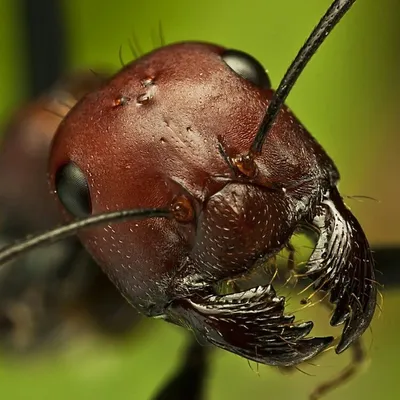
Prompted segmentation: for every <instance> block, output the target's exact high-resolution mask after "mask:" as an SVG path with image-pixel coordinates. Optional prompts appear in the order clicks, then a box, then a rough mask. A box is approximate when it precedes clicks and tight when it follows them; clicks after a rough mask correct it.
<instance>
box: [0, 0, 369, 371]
mask: <svg viewBox="0 0 400 400" xmlns="http://www.w3.org/2000/svg"><path fill="white" fill-rule="evenodd" d="M353 3H354V0H349V1H346V0H336V1H334V3H333V4H332V6H331V7H330V9H329V10H328V11H327V13H326V15H325V16H324V17H323V19H322V20H321V22H320V23H319V25H318V26H317V27H316V28H315V30H314V31H313V33H312V35H311V36H310V38H309V39H308V41H307V42H306V44H305V45H304V47H303V48H302V49H301V51H300V53H299V55H298V56H297V57H296V59H295V61H294V62H293V64H292V66H291V67H290V68H289V70H288V72H287V74H286V75H285V77H284V78H283V80H282V82H281V84H280V85H279V87H278V89H277V90H276V91H274V90H272V88H271V84H270V80H269V78H268V76H267V74H266V72H265V70H264V68H263V67H262V66H261V65H260V64H259V63H258V61H256V60H255V59H254V58H253V57H251V56H249V55H248V54H245V53H243V52H240V51H237V50H230V49H225V48H223V47H221V46H217V45H213V44H205V43H190V42H187V43H178V44H173V45H169V46H165V47H162V48H160V49H157V50H155V51H153V52H151V53H149V54H147V55H145V56H143V57H141V58H139V59H138V60H136V61H134V62H133V63H131V64H129V65H127V66H126V67H124V68H123V69H122V70H121V71H120V72H119V73H118V74H116V75H115V76H114V77H112V78H111V79H110V80H109V81H108V82H107V83H106V84H105V85H104V86H103V87H102V88H101V89H99V90H96V91H94V92H92V93H90V94H89V95H87V96H86V97H85V98H84V99H83V100H82V101H80V102H79V103H78V104H77V105H76V106H75V107H74V108H73V109H72V110H71V112H70V113H69V114H68V115H67V117H66V118H65V119H64V120H63V122H62V123H61V125H60V127H59V129H58V132H57V134H56V137H55V140H54V142H53V146H52V150H51V155H50V164H49V171H50V175H49V176H50V183H51V187H52V189H53V191H54V193H55V195H56V196H57V198H58V199H59V201H60V203H61V205H62V209H63V211H64V213H65V215H66V217H67V218H71V217H78V218H80V220H79V221H77V222H75V223H72V224H70V225H67V226H66V227H62V228H59V229H56V230H53V231H51V232H49V233H46V234H43V235H41V236H37V237H35V238H33V239H30V240H28V241H25V242H22V243H20V244H17V245H15V246H13V247H11V248H7V249H5V250H3V251H2V252H1V253H0V261H2V262H5V261H6V260H8V259H10V258H12V257H14V256H15V255H16V254H19V253H20V252H22V251H25V250H27V249H29V248H31V247H34V246H37V245H40V244H44V243H49V242H52V241H55V240H59V239H61V238H64V237H66V236H69V235H71V234H74V233H78V236H79V238H80V240H81V241H82V243H83V244H84V246H85V247H86V249H87V250H88V251H89V253H90V254H92V256H93V257H94V258H95V259H96V260H97V261H98V263H99V264H100V265H101V267H102V268H103V270H104V271H105V272H106V273H107V274H108V275H109V277H110V279H111V280H112V281H113V282H114V283H115V285H116V286H117V287H118V289H119V290H120V291H121V293H122V294H123V295H124V296H125V297H126V299H127V300H128V301H129V302H130V303H131V304H132V305H134V306H135V307H136V308H137V309H139V310H140V311H141V312H142V313H144V314H146V315H148V316H150V317H157V318H164V319H165V320H167V321H169V322H172V323H175V324H177V325H182V326H185V327H188V328H190V329H191V330H192V331H194V332H195V333H196V336H197V337H198V338H200V339H202V340H204V341H206V342H209V343H212V344H214V345H216V346H218V347H221V348H223V349H226V350H229V351H231V352H234V353H236V354H239V355H241V356H243V357H246V358H247V359H250V360H254V361H257V362H260V363H264V364H269V365H277V366H292V365H297V364H299V363H301V362H303V361H305V360H309V359H311V358H313V357H315V356H316V355H318V354H320V353H321V352H322V351H323V350H324V349H326V348H327V347H328V346H330V345H331V344H332V341H333V339H334V338H333V337H307V335H308V334H309V333H310V331H311V329H312V327H313V323H312V322H311V321H310V322H304V323H296V322H295V321H294V316H290V315H285V313H284V307H285V298H284V297H283V296H277V294H276V292H275V290H274V288H273V286H272V285H271V284H267V285H259V286H256V287H252V288H249V289H248V290H244V291H239V292H234V293H231V294H226V295H223V294H220V293H217V292H216V291H215V285H216V284H217V283H218V282H221V281H224V280H227V279H230V280H232V279H233V280H234V279H236V278H238V277H242V276H243V275H246V274H248V273H250V272H251V271H253V270H254V269H256V268H258V267H259V266H260V265H262V264H263V263H265V262H267V261H268V260H269V259H270V258H271V257H273V256H274V255H276V254H277V253H278V252H279V251H280V250H282V249H283V248H285V247H287V246H288V244H289V242H290V239H291V237H292V236H293V235H294V234H295V233H296V232H297V231H298V230H299V229H301V228H302V227H304V226H307V227H309V228H311V229H312V230H314V231H315V232H317V233H318V235H319V239H318V241H317V245H316V247H315V250H314V252H313V253H312V255H311V257H310V259H309V260H308V263H307V265H306V267H305V268H304V273H305V275H307V276H308V277H309V278H310V279H311V280H312V281H313V282H314V288H315V290H318V291H321V292H327V293H328V294H329V296H330V297H329V298H330V302H331V303H332V304H334V306H335V311H334V313H333V316H332V319H331V324H332V325H340V324H344V329H343V334H342V337H341V340H340V342H339V344H338V345H337V347H336V352H337V353H341V352H343V351H344V350H346V349H347V348H348V347H349V346H350V345H351V344H352V343H354V342H355V341H357V340H358V338H359V337H360V336H361V335H362V334H363V333H364V331H365V330H366V329H367V328H368V327H369V325H370V322H371V320H372V317H373V315H374V311H375V306H376V296H377V287H376V283H375V274H374V264H373V260H372V256H371V251H370V248H369V245H368V242H367V239H366V237H365V234H364V233H363V231H362V229H361V227H360V225H359V223H358V222H357V220H356V218H355V217H354V216H353V215H352V213H351V212H350V211H349V210H348V209H347V208H346V206H345V205H344V203H343V200H342V198H341V196H340V194H339V192H338V189H337V183H338V180H339V173H338V171H337V169H336V167H335V165H334V163H333V161H332V160H331V159H330V158H329V156H328V155H327V154H326V152H325V151H324V150H323V148H322V147H321V146H320V145H319V144H318V143H317V142H316V141H315V140H314V139H313V137H312V136H311V135H310V134H309V133H308V132H307V130H306V129H305V128H304V127H303V126H302V124H301V123H300V121H299V120H298V119H297V118H296V117H295V116H294V114H293V113H292V112H291V110H289V109H288V108H287V107H286V106H285V105H284V104H283V102H284V101H285V99H286V97H287V95H288V93H289V91H290V89H291V87H292V86H293V85H294V83H295V81H296V80H297V78H298V76H299V74H300V73H301V71H302V69H303V68H304V66H305V65H306V63H307V61H308V60H309V59H310V57H311V56H312V54H313V53H314V52H315V51H316V49H317V48H318V47H319V45H320V44H321V43H322V41H323V40H324V38H325V37H326V36H327V35H328V33H329V32H330V31H331V29H333V27H334V26H335V25H336V23H337V22H338V21H339V20H340V18H341V17H342V16H343V15H344V14H345V12H346V11H347V10H348V9H349V8H350V6H351V5H352V4H353ZM118 210H120V211H118ZM118 219H120V220H124V221H123V222H119V223H112V222H116V220H118ZM111 223H112V224H111ZM105 224H106V226H105ZM107 224H108V225H107ZM83 228H85V229H84V230H83Z"/></svg>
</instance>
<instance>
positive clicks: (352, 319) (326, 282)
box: [304, 188, 377, 354]
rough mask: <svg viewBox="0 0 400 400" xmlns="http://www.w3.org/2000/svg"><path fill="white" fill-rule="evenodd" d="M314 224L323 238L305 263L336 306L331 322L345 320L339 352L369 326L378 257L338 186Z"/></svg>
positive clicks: (317, 286)
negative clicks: (375, 258)
mask: <svg viewBox="0 0 400 400" xmlns="http://www.w3.org/2000/svg"><path fill="white" fill-rule="evenodd" d="M311 225H312V226H313V228H314V229H316V230H317V231H318V233H319V239H318V241H317V244H316V246H315V249H314V251H313V253H312V254H311V257H310V259H309V261H308V263H307V264H306V266H305V273H304V275H305V276H308V277H309V278H311V279H312V280H314V285H313V287H314V289H315V291H317V292H325V293H326V296H330V297H329V301H330V303H331V304H334V305H335V310H334V313H333V315H332V318H331V321H330V323H331V325H332V326H338V325H341V324H343V323H344V324H345V326H344V329H343V334H342V337H341V339H340V342H339V344H338V346H337V347H336V353H337V354H340V353H342V352H343V351H345V350H346V349H347V348H348V347H349V346H350V345H351V344H352V343H353V342H354V341H355V340H357V339H358V338H359V337H360V336H361V335H362V334H363V333H364V332H365V330H366V329H367V328H368V327H369V325H370V323H371V321H372V318H373V316H374V312H375V307H376V300H377V282H376V280H375V271H374V261H373V258H372V253H371V250H370V247H369V244H368V241H367V238H366V237H365V234H364V232H363V230H362V228H361V226H360V224H359V223H358V221H357V220H356V218H355V217H354V215H353V214H352V213H351V212H350V210H349V209H348V208H347V207H346V206H345V204H344V203H343V200H342V198H341V197H340V194H339V192H338V191H337V189H336V188H334V189H331V190H330V191H328V192H327V193H326V194H325V196H324V198H323V200H322V202H321V203H320V205H318V206H317V209H316V212H315V215H314V217H313V219H312V221H311Z"/></svg>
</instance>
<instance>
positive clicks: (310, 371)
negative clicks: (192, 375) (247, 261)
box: [0, 0, 400, 400]
mask: <svg viewBox="0 0 400 400" xmlns="http://www.w3.org/2000/svg"><path fill="white" fill-rule="evenodd" d="M32 1H34V0H32ZM62 4H63V10H64V16H65V19H66V24H67V38H68V48H67V54H68V65H66V66H65V69H66V70H68V69H76V68H82V67H83V68H95V69H96V67H98V68H101V67H102V66H111V67H113V68H115V69H117V68H119V66H120V61H119V57H118V51H119V47H120V45H123V55H124V59H125V60H126V61H128V60H129V59H130V58H131V55H130V51H129V46H128V45H127V43H128V38H131V37H132V34H133V33H134V34H135V35H136V37H137V39H138V40H139V41H140V43H141V45H142V47H143V48H144V49H145V50H150V49H152V48H153V47H154V43H153V40H152V37H154V36H156V37H157V35H154V33H156V32H157V29H158V25H159V22H160V21H161V22H162V26H163V30H164V34H165V38H166V41H167V42H174V41H182V40H205V41H211V42H217V43H220V44H223V45H225V46H227V47H231V48H238V49H242V50H245V51H247V52H249V53H251V54H252V55H254V56H255V57H256V58H258V59H259V60H260V61H261V62H262V63H263V64H264V66H265V67H266V68H267V69H268V70H269V72H270V76H271V79H272V81H273V83H274V86H276V85H277V84H278V82H279V79H280V78H281V77H282V75H283V74H284V72H285V69H286V68H287V67H288V65H289V63H290V62H291V60H292V59H293V57H294V56H295V54H296V53H297V51H298V49H299V48H300V46H301V45H302V43H303V42H304V40H305V39H306V37H307V36H308V34H309V33H310V32H311V29H312V28H313V26H314V25H315V23H316V22H317V21H318V20H319V18H320V17H321V16H322V14H323V13H324V12H325V10H326V9H327V7H328V6H329V4H330V0H307V1H299V0H280V1H276V0H274V1H272V0H246V1H244V0H243V1H239V0H236V1H222V0H219V1H218V0H213V1H211V0H202V1H193V0H165V1H162V0H153V1H138V0H118V1H107V0H103V1H99V0H64V1H63V3H62ZM17 6H18V4H17V2H16V1H15V0H0V18H1V24H0V50H1V61H0V85H1V92H2V96H1V97H0V124H2V125H3V124H4V123H5V121H6V119H7V117H8V116H9V115H10V113H11V112H12V110H14V109H15V108H16V107H17V106H18V105H19V104H21V102H23V101H24V100H25V98H26V96H27V76H26V74H25V69H24V63H25V62H26V45H25V42H24V40H23V35H22V34H21V20H20V18H19V13H18V7H17ZM399 20H400V4H399V2H398V0H380V1H374V0H359V1H358V2H357V3H356V4H355V6H354V7H353V9H352V10H351V12H350V13H349V15H347V16H346V17H345V19H344V20H343V21H342V23H341V24H340V25H339V26H338V28H337V29H336V30H335V31H334V32H333V33H332V35H331V37H330V38H329V39H328V40H327V41H326V43H325V44H324V45H323V47H322V48H321V50H320V51H319V52H318V54H317V55H316V56H315V58H314V59H313V60H312V61H311V62H310V64H309V66H308V68H307V69H306V71H305V72H304V74H303V75H302V77H301V78H300V79H299V82H298V83H297V85H296V87H295V89H294V90H293V92H292V93H291V95H290V97H289V99H288V104H289V105H290V106H291V108H292V109H293V110H294V111H295V113H296V114H297V116H298V117H299V118H300V120H301V121H302V122H303V123H304V124H305V126H306V127H307V128H308V129H309V130H310V132H311V133H312V134H313V135H314V136H315V137H316V138H317V139H318V140H319V141H320V142H321V143H322V144H323V146H324V147H325V148H326V149H327V151H328V153H329V154H330V155H331V156H332V158H333V159H334V160H335V161H336V163H337V165H338V167H339V169H340V171H341V174H342V183H341V191H342V193H343V194H344V195H348V196H355V195H363V196H371V197H373V198H375V199H377V200H379V202H376V201H371V200H363V201H359V200H354V199H349V200H348V205H349V206H350V207H351V208H352V209H353V211H354V212H355V214H356V216H357V217H358V218H359V220H360V222H361V223H362V225H363V226H364V228H365V230H366V233H367V236H368V237H369V239H370V241H371V242H372V243H373V244H398V245H400V234H399V226H400V212H399V211H398V205H399V198H400V183H399V181H400V179H399V171H400V135H399V132H398V125H399V123H400V114H399V112H398V103H399V98H400V96H399V94H398V92H399V88H400V76H399V73H398V71H399V66H400V62H399V61H400V59H399V57H400V51H399V46H400V25H399ZM16 273H17V272H16ZM398 310H400V292H399V291H395V290H394V291H387V292H385V298H384V309H383V313H382V314H381V315H380V316H379V318H376V319H375V321H374V324H373V326H372V330H371V331H370V332H367V333H366V335H365V340H364V342H365V345H366V347H367V349H368V357H369V359H370V362H369V365H368V367H367V368H365V369H364V371H363V373H362V374H360V375H359V376H357V377H356V378H355V379H354V380H353V381H352V382H351V383H350V384H348V385H346V386H345V387H343V388H340V389H338V390H337V391H335V392H334V393H332V394H331V395H329V396H327V397H326V398H327V399H328V400H329V399H330V400H333V399H375V398H376V397H377V396H379V397H380V398H381V399H385V400H386V399H397V398H400V381H399V380H398V379H397V367H398V364H399V363H400V339H399V336H400V335H399V330H400V312H399V311H398ZM307 316H308V318H310V317H311V318H313V319H316V320H320V319H321V320H323V321H325V323H326V324H328V313H327V312H325V311H324V310H321V309H319V308H315V309H312V312H309V313H308V314H307ZM185 340H186V335H185V332H183V331H182V330H181V329H179V328H176V327H172V326H167V324H165V323H162V322H157V321H146V322H145V323H144V324H143V325H141V327H140V329H138V330H137V331H135V332H134V333H133V334H132V336H131V337H129V338H128V339H127V340H126V341H120V342H110V341H107V340H105V339H102V338H97V337H94V336H92V335H87V336H82V337H81V338H79V339H77V340H76V341H74V342H71V343H68V344H67V345H66V349H65V350H64V351H60V352H58V353H57V354H44V355H42V356H38V357H35V358H30V359H28V360H25V361H22V360H18V361H17V360H12V359H9V358H7V357H4V358H3V359H2V361H0V385H1V395H0V396H1V398H6V399H46V400H47V399H71V398H74V399H77V400H78V399H79V400H80V399H96V400H102V399H115V400H119V399H121V400H122V399H135V400H136V399H138V400H142V399H143V400H146V399H148V398H149V396H150V394H151V393H154V392H155V391H156V389H157V387H158V386H159V385H160V384H161V383H162V382H164V381H165V379H166V378H167V377H168V375H169V374H170V373H172V371H173V369H174V367H175V366H176V365H177V362H178V361H179V357H180V353H179V351H180V350H181V349H182V346H183V345H184V342H185ZM347 362H348V355H347V354H345V355H342V356H340V357H338V356H335V355H334V354H333V353H332V352H330V353H329V354H328V355H326V356H324V357H322V358H320V359H318V360H317V363H318V366H315V365H306V366H304V367H303V366H302V367H301V369H302V370H303V371H305V372H306V374H304V373H302V372H295V373H290V374H288V373H285V374H284V373H282V372H280V371H277V370H276V369H273V368H269V367H265V366H259V370H258V374H257V372H256V367H255V366H253V369H251V368H250V367H249V365H248V363H247V362H246V361H245V360H243V359H240V358H239V357H236V356H233V355H230V354H227V353H225V352H222V351H216V352H215V353H214V354H213V356H212V370H211V376H210V380H209V384H208V394H209V399H211V400H216V399H232V400H234V399H242V398H244V397H245V396H248V397H250V398H252V399H253V398H254V399H278V400H289V399H299V400H300V399H306V398H307V394H308V393H309V392H310V391H311V389H312V388H313V387H314V386H315V385H316V384H317V383H318V382H321V381H323V380H324V379H326V378H327V377H330V376H332V375H333V374H335V372H337V371H339V370H340V368H341V367H343V366H345V365H346V363H347Z"/></svg>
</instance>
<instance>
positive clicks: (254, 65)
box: [221, 50, 271, 89]
mask: <svg viewBox="0 0 400 400" xmlns="http://www.w3.org/2000/svg"><path fill="white" fill-rule="evenodd" d="M221 57H222V59H223V60H224V61H225V63H226V64H227V65H228V67H229V68H231V69H232V70H233V71H235V72H236V73H237V74H238V75H240V76H241V77H242V78H244V79H246V80H248V81H250V82H251V83H254V84H255V85H256V86H258V87H260V88H262V89H271V81H270V79H269V76H268V74H267V72H266V71H265V69H264V67H263V66H262V65H261V64H260V63H259V62H258V61H257V60H256V59H255V58H254V57H252V56H251V55H249V54H247V53H244V52H243V51H239V50H225V51H224V52H223V53H222V55H221Z"/></svg>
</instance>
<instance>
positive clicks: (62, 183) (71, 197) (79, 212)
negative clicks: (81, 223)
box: [55, 162, 92, 218]
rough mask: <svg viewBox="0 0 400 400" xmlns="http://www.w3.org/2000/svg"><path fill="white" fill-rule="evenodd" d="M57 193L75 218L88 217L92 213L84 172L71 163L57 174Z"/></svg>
mask: <svg viewBox="0 0 400 400" xmlns="http://www.w3.org/2000/svg"><path fill="white" fill-rule="evenodd" d="M55 183H56V192H57V195H58V198H59V199H60V201H61V203H62V205H63V206H64V207H65V208H66V210H67V211H68V212H69V213H70V214H72V215H73V216H75V217H78V218H82V217H87V216H88V215H90V214H91V212H92V204H91V199H90V192H89V185H88V183H87V180H86V177H85V175H84V173H83V172H82V170H81V169H80V168H79V167H78V166H77V165H76V164H75V163H74V162H70V163H68V164H65V165H64V166H63V167H61V168H60V169H59V170H58V171H57V173H56V182H55Z"/></svg>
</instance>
